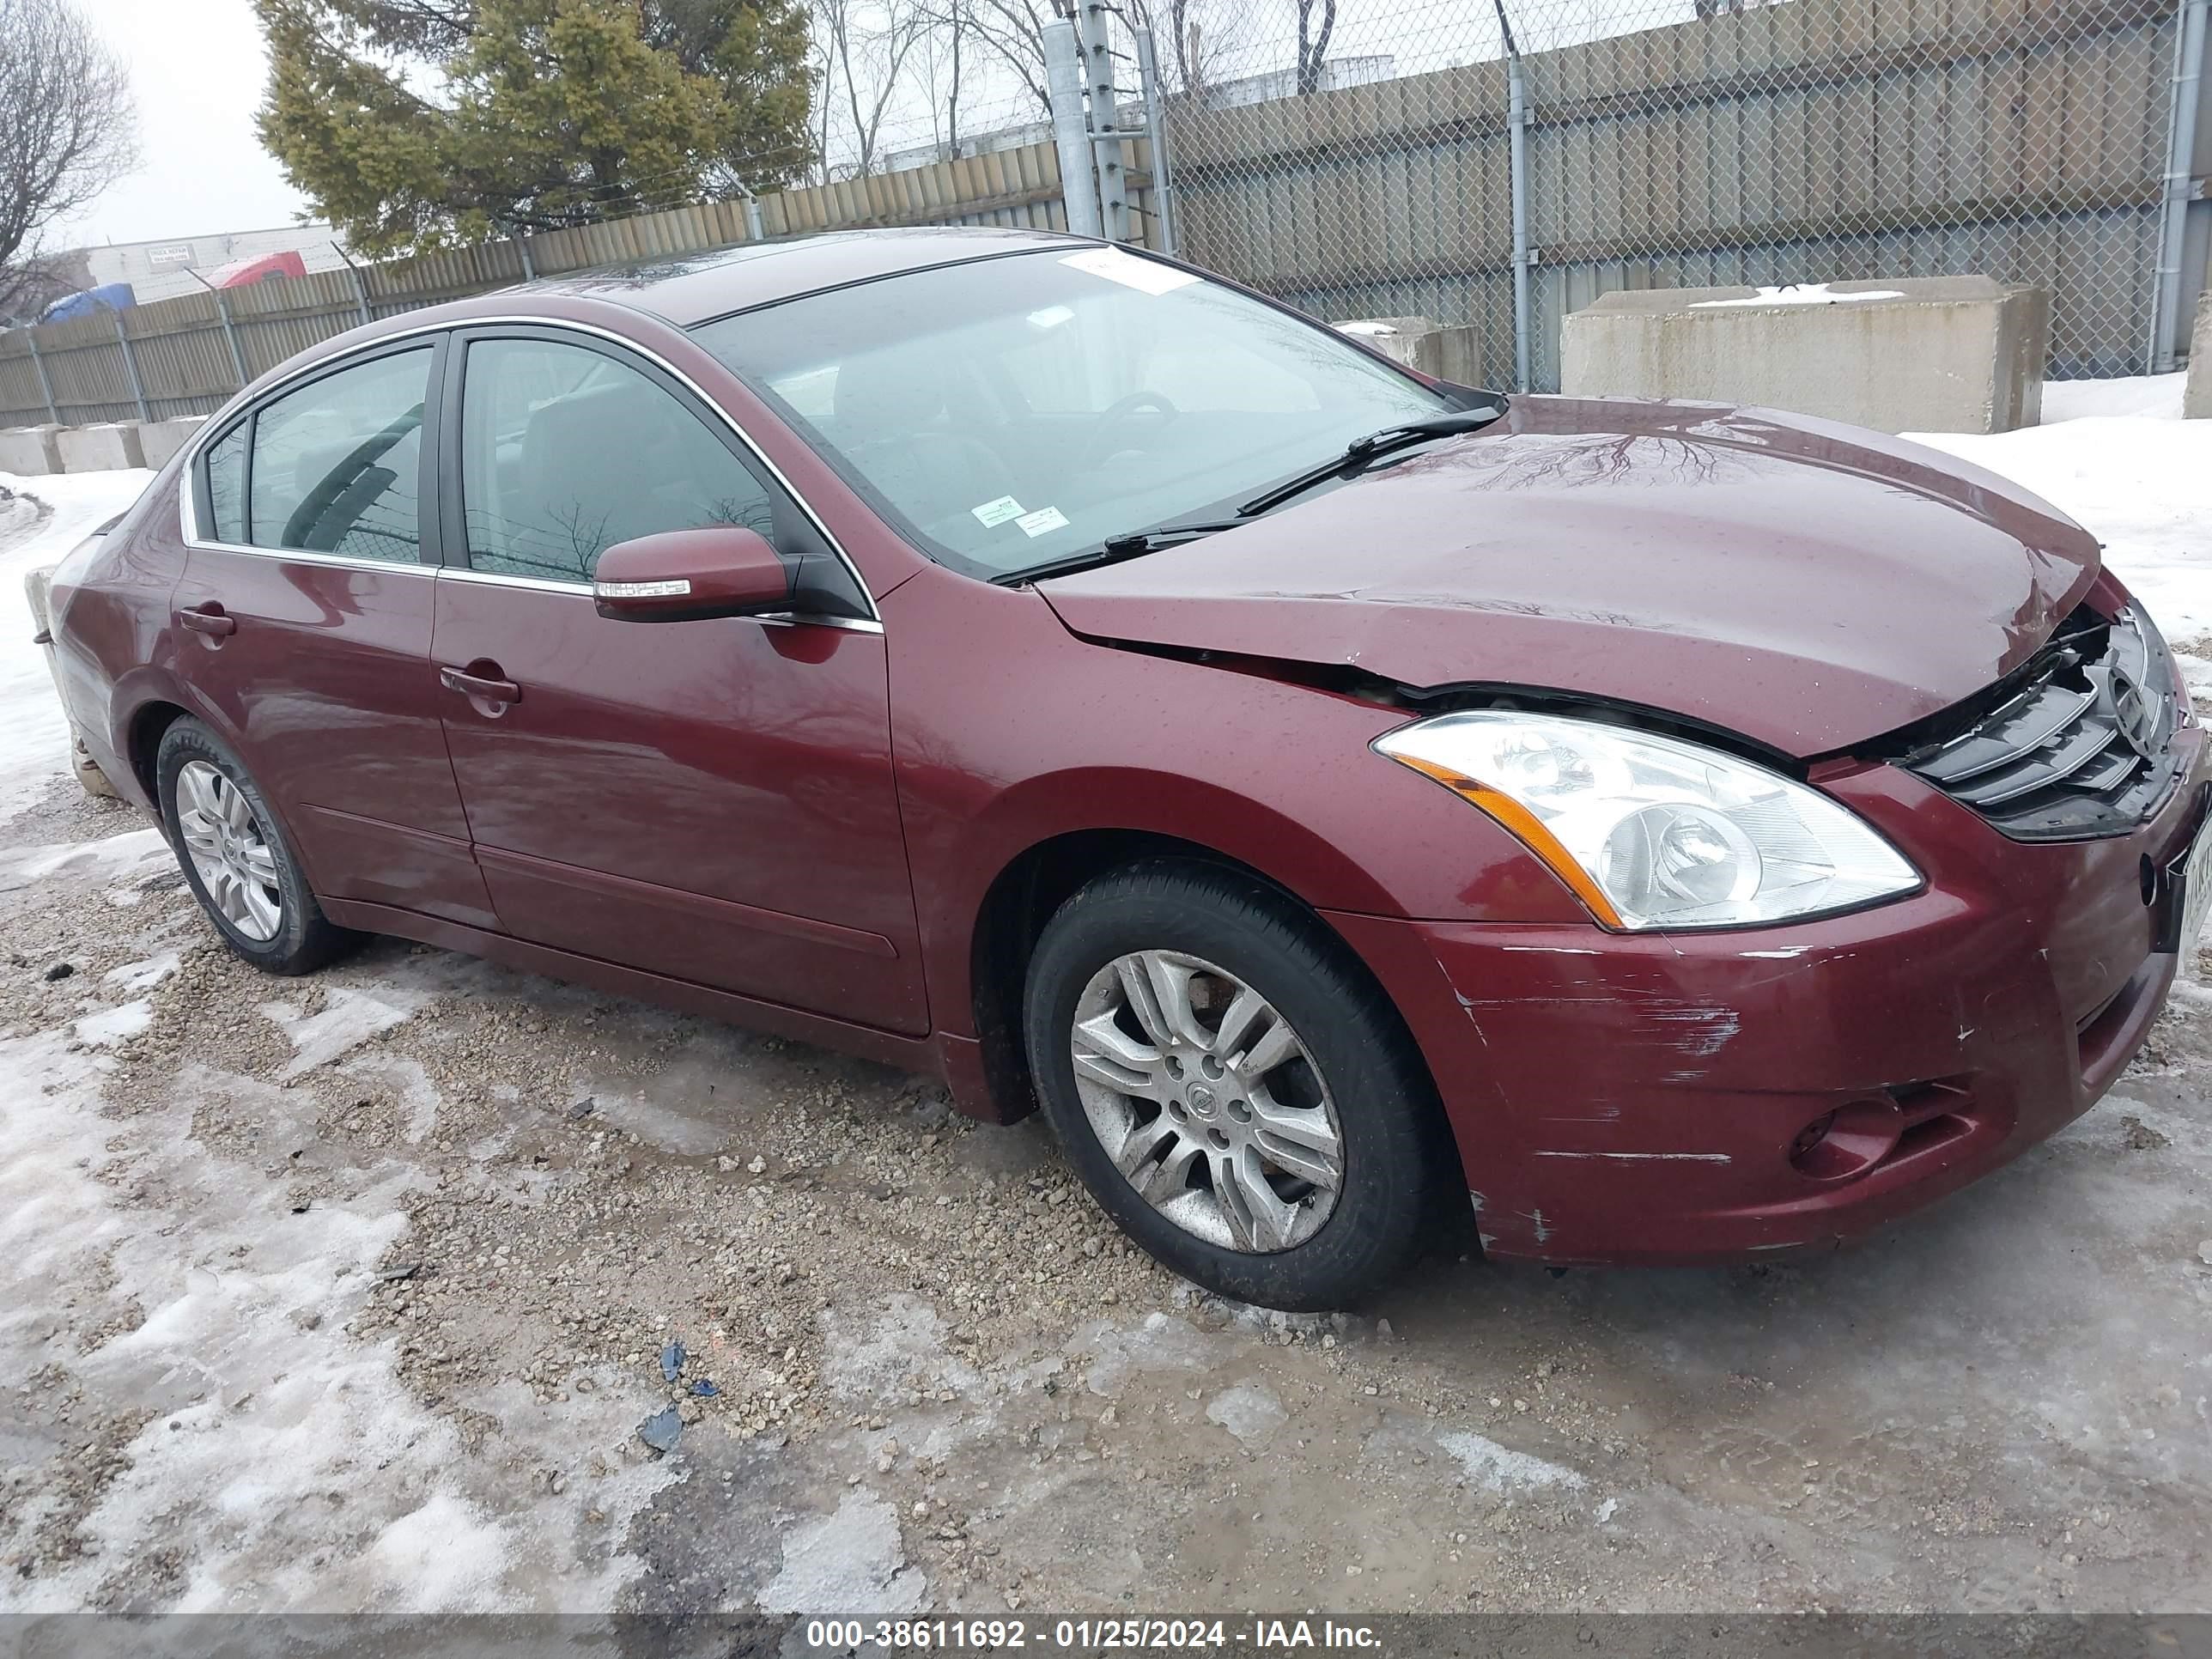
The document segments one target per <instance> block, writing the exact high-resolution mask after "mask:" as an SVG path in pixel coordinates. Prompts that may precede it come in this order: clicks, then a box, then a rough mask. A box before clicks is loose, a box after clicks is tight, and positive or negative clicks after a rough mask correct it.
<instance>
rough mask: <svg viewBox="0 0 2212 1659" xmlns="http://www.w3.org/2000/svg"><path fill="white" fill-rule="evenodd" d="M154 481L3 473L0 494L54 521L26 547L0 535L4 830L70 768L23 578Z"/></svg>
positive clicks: (129, 475)
mask: <svg viewBox="0 0 2212 1659" xmlns="http://www.w3.org/2000/svg"><path fill="white" fill-rule="evenodd" d="M153 477H154V475H153V474H152V473H151V472H148V471H128V472H77V473H64V474H60V475H58V476H56V477H46V478H19V477H15V475H14V474H13V473H9V472H0V489H8V490H9V491H11V492H13V493H14V494H15V495H29V496H31V497H33V498H34V499H35V500H38V501H43V502H45V503H46V505H47V506H48V507H52V509H53V513H52V517H51V518H49V519H47V520H46V521H45V522H44V523H43V524H41V525H40V526H38V528H37V529H36V531H35V532H33V533H32V534H31V535H29V536H28V537H26V538H22V539H21V540H20V541H16V540H11V538H9V536H8V535H7V534H6V533H5V532H4V531H3V530H0V711H4V714H3V715H0V822H4V821H5V820H6V819H8V818H10V817H14V816H15V814H16V813H18V812H20V811H22V810H23V808H25V807H26V806H28V805H31V804H32V803H33V801H35V800H37V799H39V797H40V796H41V795H43V794H44V793H46V785H47V782H48V781H49V780H51V779H52V778H54V777H56V776H58V775H60V774H62V773H63V772H64V771H66V770H67V769H68V767H69V728H68V726H66V725H65V724H64V721H63V718H62V709H61V702H60V700H59V699H58V698H57V697H56V696H54V690H53V680H52V676H51V675H49V674H48V672H47V671H46V655H45V653H43V652H41V651H40V649H39V647H37V646H35V645H33V644H32V643H31V635H32V632H33V629H32V624H31V606H30V602H29V600H28V599H26V598H25V597H24V594H23V577H24V575H25V574H27V573H28V572H30V571H33V570H36V569H37V568H39V567H40V566H41V565H51V564H58V563H59V562H60V561H61V559H62V557H63V556H64V554H66V553H67V552H68V551H69V550H70V549H71V548H72V547H75V546H76V544H78V543H79V542H81V541H82V540H83V539H84V538H86V537H87V536H88V535H89V534H90V533H91V532H93V531H94V530H95V529H96V528H98V527H99V526H101V525H103V524H105V523H106V522H107V520H110V519H112V518H113V517H114V516H115V515H116V514H117V513H120V512H122V511H123V510H124V509H125V508H126V507H129V506H130V505H131V502H133V501H137V499H138V492H139V491H140V490H142V489H145V487H146V486H147V485H148V484H149V483H152V482H153Z"/></svg>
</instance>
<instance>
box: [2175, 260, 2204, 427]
mask: <svg viewBox="0 0 2212 1659" xmlns="http://www.w3.org/2000/svg"><path fill="white" fill-rule="evenodd" d="M2181 413H2182V416H2183V418H2184V419H2185V420H2191V421H2212V287H2207V288H2206V289H2205V290H2204V292H2203V293H2202V294H2200V295H2197V327H2196V329H2195V330H2194V331H2192V332H2191V334H2190V337H2189V380H2188V381H2187V383H2186V386H2185V389H2184V391H2183V392H2182V394H2181Z"/></svg>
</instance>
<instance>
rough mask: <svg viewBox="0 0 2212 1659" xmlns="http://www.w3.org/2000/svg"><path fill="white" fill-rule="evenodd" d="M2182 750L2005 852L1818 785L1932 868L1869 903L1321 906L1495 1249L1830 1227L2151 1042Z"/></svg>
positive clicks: (1924, 815) (1855, 785)
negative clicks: (1394, 1036)
mask: <svg viewBox="0 0 2212 1659" xmlns="http://www.w3.org/2000/svg"><path fill="white" fill-rule="evenodd" d="M2175 741H2176V742H2177V743H2180V744H2188V745H2190V753H2189V756H2188V758H2187V764H2186V767H2185V772H2184V781H2183V782H2182V783H2181V785H2180V786H2179V787H2178V788H2176V790H2175V791H2174V792H2173V793H2172V795H2171V796H2170V797H2169V798H2168V799H2167V800H2166V804H2165V805H2163V806H2162V807H2161V808H2160V810H2159V811H2157V812H2156V813H2155V814H2154V816H2153V817H2151V818H2150V819H2148V821H2147V822H2145V823H2143V824H2142V825H2141V826H2140V827H2139V828H2138V829H2136V831H2135V832H2134V833H2133V834H2130V835H2128V836H2113V837H2111V838H2108V839H2105V840H2099V841H2090V842H2063V843H2045V844H2042V845H2028V844H2023V843H2021V842H2011V841H2008V840H2006V839H2005V838H2004V837H2003V836H2000V835H1999V834H1997V832H1996V831H1995V830H1994V829H1991V828H1990V826H1989V825H1988V824H1986V823H1984V822H1983V821H1982V820H1981V819H1979V818H1978V817H1975V816H1974V814H1973V813H1972V812H1971V811H1968V810H1967V809H1966V808H1965V807H1962V806H1960V805H1957V804H1956V803H1955V802H1954V801H1952V800H1950V799H1947V798H1946V797H1944V796H1943V795H1942V794H1941V793H1937V792H1936V791H1935V790H1934V789H1932V788H1930V787H1928V786H1927V785H1926V784H1924V783H1923V782H1921V781H1919V780H1917V779H1916V778H1914V777H1912V776H1911V775H1908V774H1906V773H1904V772H1901V771H1899V770H1897V769H1893V768H1890V767H1886V766H1875V767H1868V768H1865V769H1861V770H1858V771H1856V772H1853V773H1850V774H1849V775H1845V776H1843V777H1839V778H1829V779H1825V780H1824V781H1823V782H1824V787H1826V788H1827V789H1828V790H1829V791H1830V792H1831V793H1834V794H1835V795H1836V796H1837V797H1838V799H1842V800H1844V801H1845V802H1846V803H1847V804H1849V805H1851V806H1852V807H1853V808H1854V809H1855V810H1857V811H1859V812H1861V813H1862V814H1863V815H1864V816H1865V817H1867V818H1868V819H1869V820H1870V821H1871V822H1873V823H1875V825H1876V826H1877V827H1878V828H1880V829H1882V830H1884V831H1885V832H1886V833H1887V834H1888V835H1889V836H1891V838H1892V839H1893V840H1894V841H1895V842H1897V844H1898V845H1899V846H1901V847H1903V848H1906V849H1907V851H1908V852H1910V853H1911V854H1912V856H1913V858H1914V860H1915V861H1916V862H1917V863H1918V864H1919V865H1920V866H1921V868H1922V869H1923V871H1924V872H1926V873H1927V876H1928V878H1929V879H1928V886H1927V888H1926V890H1923V892H1921V893H1919V894H1917V895H1916V896H1912V897H1911V898H1907V899H1904V900H1900V901H1898V902H1893V903H1889V904H1884V905H1881V906H1877V907H1875V908H1871V909H1869V910H1865V911H1862V912H1859V913H1857V914H1856V915H1845V916H1838V917H1832V918H1829V919H1826V920H1824V921H1812V922H1807V923H1802V924H1797V925H1795V926H1790V927H1774V928H1762V929H1757V930H1747V931H1729V932H1722V933H1680V934H1673V935H1667V934H1618V933H1606V932H1604V931H1603V930H1601V929H1600V928H1598V927H1595V926H1590V927H1553V926H1542V927H1531V926H1502V925H1498V924H1492V923H1472V922H1435V921H1428V922H1424V921H1398V920H1384V919H1381V918H1376V917H1370V916H1352V915H1333V916H1332V917H1331V921H1333V922H1334V924H1335V925H1336V926H1337V927H1339V928H1340V930H1341V931H1342V932H1343V933H1344V934H1345V936H1346V939H1349V940H1350V942H1351V943H1352V945H1353V947H1354V948H1355V949H1357V950H1358V951H1361V953H1362V954H1363V955H1364V957H1366V959H1367V961H1368V962H1369V963H1370V966H1372V967H1373V968H1374V969H1375V970H1376V973H1377V974H1378V975H1380V976H1381V977H1382V978H1383V981H1384V986H1385V988H1386V989H1387V990H1389V993H1390V994H1391V995H1392V996H1393V997H1394V998H1395V1000H1396V1001H1397V1005H1398V1006H1399V1008H1400V1010H1401V1012H1403V1013H1404V1014H1405V1016H1406V1018H1407V1023H1408V1024H1409V1025H1411V1027H1412V1028H1413V1034H1414V1036H1415V1039H1416V1040H1417V1041H1418V1042H1419V1044H1420V1046H1421V1048H1422V1049H1423V1051H1424V1053H1425V1055H1426V1057H1427V1059H1428V1061H1429V1064H1430V1067H1431V1073H1433V1075H1434V1076H1435V1078H1436V1079H1437V1085H1438V1088H1439V1091H1440V1092H1441V1093H1442V1095H1443V1101H1444V1105H1445V1109H1446V1111H1447V1113H1448V1114H1449V1117H1450V1119H1451V1122H1452V1125H1453V1127H1454V1129H1455V1133H1456V1134H1457V1137H1458V1142H1459V1147H1460V1152H1461V1156H1462V1162H1463V1163H1464V1164H1465V1166H1466V1170H1467V1178H1468V1186H1469V1188H1470V1189H1471V1191H1472V1192H1473V1193H1474V1202H1475V1206H1476V1208H1477V1211H1478V1212H1479V1218H1480V1219H1479V1225H1480V1231H1481V1233H1482V1236H1483V1240H1484V1243H1485V1246H1486V1249H1489V1250H1491V1251H1492V1253H1493V1254H1496V1255H1509V1256H1531V1257H1537V1258H1541V1259H1542V1260H1545V1261H1580V1262H1618V1261H1653V1262H1661V1261H1673V1262H1691V1261H1714V1260H1725V1259H1730V1258H1741V1257H1743V1256H1746V1255H1753V1254H1756V1253H1759V1252H1764V1251H1770V1250H1778V1249H1788V1248H1790V1247H1793V1246H1804V1245H1812V1244H1820V1243H1832V1242H1833V1241H1836V1240H1838V1239H1842V1238H1845V1237H1850V1236H1851V1235H1853V1234H1856V1233H1860V1232H1863V1231H1866V1230H1867V1229H1869V1228H1870V1227H1874V1226H1876V1225H1880V1224H1881V1223H1883V1222H1885V1221H1887V1220H1889V1219H1891V1218H1893V1217H1896V1216H1899V1215H1900V1214H1903V1213H1905V1212H1907V1211H1910V1210H1912V1209H1914V1208H1917V1207H1918V1206H1921V1205H1923V1204H1925V1203H1927V1202H1929V1200H1933V1199H1935V1198H1937V1197H1939V1196H1941V1195H1942V1194H1946V1193H1948V1192H1952V1191H1954V1190H1955V1189H1957V1188H1960V1187H1962V1186H1965V1185H1966V1183H1967V1182H1972V1181H1973V1180H1975V1179H1977V1178H1978V1177H1979V1176H1983V1175H1985V1174H1987V1173H1988V1172H1989V1171H1990V1170H1994V1169H1996V1168H1997V1167H1998V1166H1999V1165H2001V1164H2004V1163H2006V1162H2007V1161H2008V1160H2009V1159H2011V1158H2014V1157H2015V1156H2017V1155H2018V1154H2019V1153H2020V1152H2022V1151H2024V1150H2026V1149H2027V1147H2029V1146H2033V1145H2034V1144H2035V1143H2036V1142H2038V1141H2039V1140H2041V1139H2044V1138H2045V1137H2046V1136H2048V1135H2051V1134H2052V1133H2055V1132H2056V1131H2057V1130H2058V1129H2060V1128H2062V1127H2064V1126H2065V1125H2066V1124H2068V1123H2069V1122H2071V1121H2073V1120H2074V1119H2075V1118H2076V1117H2078V1116H2080V1115H2081V1113H2083V1112H2084V1111H2086V1110H2087V1109H2088V1108H2089V1107H2090V1106H2092V1105H2093V1104H2094V1103H2096V1101H2097V1100H2098V1099H2099V1097H2101V1096H2102V1095H2103V1094H2104V1093H2105V1091H2106V1090H2107V1089H2109V1088H2110V1087H2111V1086H2112V1083H2113V1082H2114V1081H2115V1079H2118V1076H2119V1075H2120V1073H2122V1072H2123V1071H2124V1069H2125V1068H2126V1066H2127V1064H2128V1062H2129V1061H2130V1060H2131V1059H2133V1058H2134V1056H2135V1054H2136V1050H2137V1049H2138V1048H2140V1047H2141V1046H2142V1041H2143V1039H2144V1037H2145V1036H2146V1035H2147V1034H2148V1031H2149V1030H2150V1026H2151V1024H2152V1022H2153V1021H2154V1019H2155V1018H2157V1016H2158V1013H2159V1011H2160V1007H2161V1006H2163V1004H2164V1001H2165V999H2166V992H2167V989H2168V987H2170V986H2171V985H2172V981H2173V975H2174V971H2175V967H2176V962H2177V959H2176V957H2173V956H2172V955H2171V954H2163V955H2162V954H2159V953H2157V952H2156V951H2154V948H2153V946H2154V931H2155V927H2156V922H2157V919H2158V914H2159V912H2158V908H2157V904H2156V903H2154V902H2147V901H2146V898H2145V889H2146V884H2145V879H2144V872H2145V869H2146V866H2145V860H2148V861H2149V867H2150V868H2152V869H2154V870H2163V869H2164V868H2165V867H2166V865H2167V864H2168V863H2170V862H2172V860H2174V859H2175V858H2176V857H2177V855H2178V854H2180V853H2181V852H2182V851H2183V850H2184V849H2185V848H2186V847H2187V845H2188V842H2189V841H2190V838H2191V835H2192V833H2193V832H2194V831H2195V829H2197V823H2198V822H2199V820H2200V819H2201V817H2203V805H2202V799H2203V790H2202V788H2201V786H2202V784H2203V782H2204V781H2205V780H2206V778H2207V776H2208V775H2212V767H2209V766H2208V761H2207V756H2206V754H2205V747H2206V745H2205V734H2204V732H2203V730H2202V729H2201V728H2199V727H2196V726H2190V727H2187V728H2185V729H2184V730H2183V732H2181V733H2179V735H2178V736H2177V738H2176V739H2175ZM1831 1113H1833V1114H1835V1116H1834V1118H1833V1119H1832V1120H1829V1118H1828V1115H1829V1114H1831ZM1822 1121H1829V1123H1830V1127H1829V1130H1828V1133H1827V1135H1826V1138H1825V1139H1823V1140H1822V1141H1820V1143H1819V1144H1818V1145H1817V1146H1807V1145H1806V1144H1805V1139H1806V1138H1807V1136H1808V1128H1809V1127H1810V1126H1814V1125H1815V1124H1818V1123H1820V1122H1822Z"/></svg>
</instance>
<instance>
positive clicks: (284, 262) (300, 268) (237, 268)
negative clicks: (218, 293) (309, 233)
mask: <svg viewBox="0 0 2212 1659" xmlns="http://www.w3.org/2000/svg"><path fill="white" fill-rule="evenodd" d="M306 275H307V261H306V260H305V259H303V258H301V257H300V254H299V252H298V250H296V249H294V248H286V249H285V250H284V251H283V252H282V253H264V254H263V255H261V257H260V258H257V259H234V260H232V261H231V262H230V263H229V264H227V265H223V266H221V267H219V268H218V269H217V270H216V271H215V272H214V274H213V275H212V276H210V278H209V280H210V282H212V283H214V284H215V286H216V287H217V288H244V287H246V285H247V284H248V283H272V282H275V281H276V279H277V278H278V277H280V276H306Z"/></svg>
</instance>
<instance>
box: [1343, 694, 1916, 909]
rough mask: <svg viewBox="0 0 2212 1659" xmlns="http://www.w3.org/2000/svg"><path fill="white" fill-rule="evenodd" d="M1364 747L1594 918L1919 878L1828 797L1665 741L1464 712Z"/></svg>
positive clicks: (1817, 903)
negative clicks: (1451, 801)
mask: <svg viewBox="0 0 2212 1659" xmlns="http://www.w3.org/2000/svg"><path fill="white" fill-rule="evenodd" d="M1375 748H1376V750H1377V751H1378V752H1379V753H1382V754H1384V755H1388V756H1389V757H1390V758H1391V759H1392V760H1395V761H1398V762H1401V763H1403V764H1405V765H1407V766H1410V767H1412V768H1413V769H1414V770H1415V771H1417V772H1421V773H1425V775H1428V776H1430V777H1431V778H1434V779H1435V780H1436V781H1437V782H1439V783H1441V784H1443V786H1444V787H1446V788H1448V789H1449V790H1451V791H1452V792H1453V793H1455V794H1458V795H1461V796H1463V797H1464V798H1465V799H1468V800H1469V801H1472V802H1473V803H1474V805H1477V806H1480V808H1481V809H1482V810H1483V811H1486V812H1487V813H1489V814H1490V816H1491V817H1493V818H1496V819H1497V820H1498V822H1499V823H1502V824H1504V826H1505V827H1506V828H1507V829H1510V830H1511V831H1512V832H1513V833H1514V835H1516V836H1518V837H1519V838H1520V839H1521V841H1522V843H1523V844H1525V845H1526V846H1527V847H1528V850H1529V851H1530V852H1532V853H1534V854H1536V856H1537V857H1539V858H1541V859H1542V860H1544V862H1545V863H1546V864H1547V865H1549V866H1551V867H1552V869H1553V871H1554V872H1557V874H1558V875H1559V878H1560V879H1562V880H1563V881H1565V883H1566V884H1567V885H1568V886H1569V887H1571V888H1572V889H1573V890H1575V892H1576V893H1577V895H1578V896H1580V897H1581V898H1582V900H1583V902H1584V903H1585V904H1587V905H1589V908H1590V911H1591V913H1592V914H1593V915H1595V916H1596V917H1597V919H1598V920H1599V921H1601V922H1603V923H1604V924H1605V925H1606V926H1607V927H1617V928H1626V929H1630V930H1635V929H1641V928H1673V927H1753V926H1757V925H1759V924H1760V923H1762V922H1770V921H1784V920H1785V919H1787V918H1791V917H1797V916H1810V915H1820V914H1822V913H1824V912H1826V911H1832V910H1844V909H1849V908H1852V907H1854V906H1857V905H1861V904H1865V903H1868V902H1870V901H1872V900H1875V899H1881V898H1892V897H1894V896H1897V895H1899V894H1900V893H1909V892H1911V891H1912V890H1914V889H1915V888H1917V887H1918V886H1919V885H1920V872H1918V871H1917V870H1915V869H1914V868H1913V867H1912V866H1911V864H1909V863H1907V862H1906V861H1905V858H1904V856H1903V855H1902V854H1899V852H1898V851H1897V849H1896V848H1893V847H1892V846H1891V845H1890V844H1889V843H1888V842H1886V841H1884V840H1883V839H1882V838H1881V836H1878V835H1876V834H1875V832H1874V830H1873V829H1870V828H1869V826H1868V825H1867V824H1866V823H1863V822H1862V821H1861V820H1860V819H1859V818H1858V817H1856V816H1855V815H1853V814H1852V813H1850V812H1849V811H1845V810H1844V808H1843V807H1841V806H1839V805H1837V804H1836V803H1835V802H1834V801H1832V800H1830V799H1828V798H1827V797H1826V795H1822V794H1820V793H1817V792H1815V791H1814V790H1811V789H1808V788H1807V787H1805V786H1804V785H1802V784H1800V783H1795V782H1792V781H1790V779H1788V778H1785V777H1783V776H1781V775H1779V774H1778V773H1774V772H1770V771H1768V770H1767V769H1765V767H1763V766H1756V765H1753V763H1751V762H1749V761H1744V760H1738V759H1737V758H1736V757H1735V756H1733V755H1728V754H1723V753H1722V752H1721V751H1720V750H1715V749H1707V748H1705V747H1704V746H1702V745H1701V744H1694V743H1684V742H1682V741H1681V740H1680V739H1679V738H1662V737H1658V736H1655V735H1654V734H1652V733H1650V732H1633V731H1630V730H1628V729H1626V727H1622V726H1606V725H1601V724H1600V723H1598V722H1596V721H1595V720H1571V719H1568V718H1566V717H1565V716H1563V715H1558V714H1519V713H1515V712H1513V711H1510V710H1506V709H1472V710H1469V711H1468V712H1467V713H1464V714H1439V715H1437V716H1436V717H1435V718H1434V719H1431V720H1417V721H1415V722H1414V723H1413V725H1411V726H1400V727H1399V728H1398V729H1397V730H1396V731H1395V732H1388V733H1385V734H1384V735H1383V737H1380V738H1376V740H1375Z"/></svg>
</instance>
